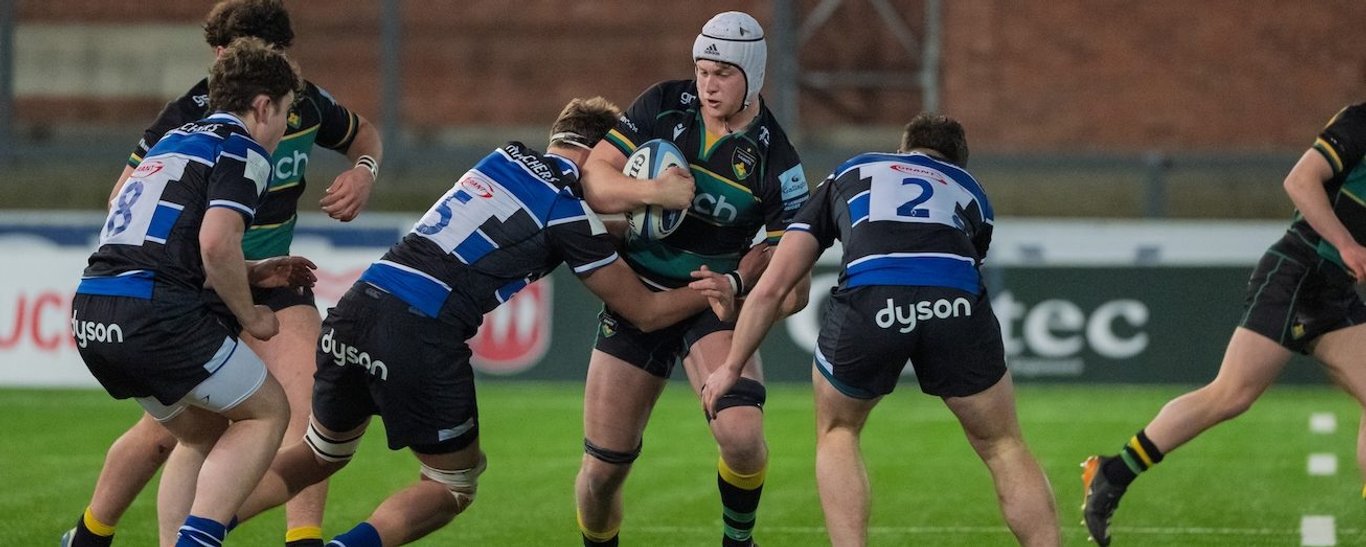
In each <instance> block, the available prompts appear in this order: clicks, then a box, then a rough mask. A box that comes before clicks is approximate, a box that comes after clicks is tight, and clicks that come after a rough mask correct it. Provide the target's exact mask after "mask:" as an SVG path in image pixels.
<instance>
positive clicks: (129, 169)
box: [108, 165, 135, 209]
mask: <svg viewBox="0 0 1366 547" xmlns="http://www.w3.org/2000/svg"><path fill="white" fill-rule="evenodd" d="M133 169H135V168H134V167H133V166H131V165H125V166H123V172H122V173H120V174H119V180H117V181H114V189H113V190H111V191H110V192H109V201H108V203H109V207H110V208H111V209H112V208H113V207H114V198H117V197H119V192H120V191H122V190H123V185H124V183H126V182H128V177H131V176H133Z"/></svg>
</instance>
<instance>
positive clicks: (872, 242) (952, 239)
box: [693, 114, 1059, 546]
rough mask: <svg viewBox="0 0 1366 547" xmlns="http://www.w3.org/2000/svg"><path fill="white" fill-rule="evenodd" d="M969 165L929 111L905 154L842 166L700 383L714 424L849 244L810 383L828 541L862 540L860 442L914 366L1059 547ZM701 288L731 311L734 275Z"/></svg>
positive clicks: (1010, 505)
mask: <svg viewBox="0 0 1366 547" xmlns="http://www.w3.org/2000/svg"><path fill="white" fill-rule="evenodd" d="M967 160H968V145H967V140H966V138H965V137H964V134H963V127H962V125H960V124H959V123H958V122H957V121H955V120H953V119H951V118H948V117H945V116H935V115H929V114H921V115H919V116H916V117H915V119H913V120H912V121H911V122H910V124H908V125H907V126H906V131H905V133H904V135H903V137H902V139H901V147H900V149H899V151H898V152H897V153H895V154H885V153H867V154H860V155H858V156H855V157H853V158H852V159H850V160H848V161H846V162H844V164H842V165H840V166H839V167H838V168H836V169H835V172H834V173H833V174H831V175H830V177H829V178H827V179H826V180H825V182H824V183H822V184H821V185H820V186H819V187H817V188H816V191H815V193H814V194H813V196H812V199H811V202H810V203H809V204H807V205H806V206H805V207H803V208H802V210H801V212H799V213H798V214H797V218H796V219H795V220H793V221H792V223H791V224H790V225H789V226H788V228H787V232H786V233H785V234H784V235H783V237H782V241H781V242H780V243H779V244H778V246H777V250H776V251H774V256H773V259H772V261H771V262H770V263H769V265H768V270H766V271H765V273H764V276H763V277H762V278H760V280H759V283H758V285H757V286H756V287H755V288H754V291H753V292H751V293H750V295H749V297H748V298H747V299H746V301H745V302H744V305H743V306H742V307H741V309H740V315H739V321H738V323H737V325H736V327H735V338H734V341H733V342H732V345H731V349H730V354H729V356H727V357H726V359H725V362H724V363H723V364H722V365H721V366H720V367H718V368H717V370H716V371H714V372H712V374H711V375H710V376H708V377H707V379H706V383H705V384H704V385H703V389H702V399H703V405H704V409H705V411H706V412H707V414H708V415H712V416H714V415H716V413H717V412H719V411H720V410H721V409H723V408H725V397H726V394H727V393H729V392H730V391H731V390H732V389H733V387H732V386H734V385H736V383H737V382H741V381H743V379H742V378H743V377H742V372H743V370H744V367H745V363H746V362H747V361H748V360H749V359H750V356H751V355H753V353H754V351H755V350H756V349H757V348H758V347H759V342H760V341H762V340H763V337H764V335H765V333H767V332H768V329H769V328H770V327H771V326H772V325H773V323H774V321H775V320H776V319H777V317H778V312H779V307H780V304H781V301H782V300H783V299H784V298H785V295H787V294H788V293H789V292H791V291H793V290H805V289H802V288H800V287H798V286H799V285H800V281H801V280H802V279H804V278H806V277H807V276H808V275H809V273H810V270H811V267H812V266H813V265H814V264H815V263H816V259H817V258H818V257H819V256H820V254H821V252H822V251H823V250H824V249H826V248H829V247H830V246H831V245H832V244H833V243H834V241H835V240H836V239H838V240H840V241H841V242H842V243H843V256H842V258H841V266H842V270H841V272H840V278H839V286H838V287H836V289H835V290H834V292H833V293H831V296H830V309H829V310H828V311H827V312H826V314H825V318H824V319H823V324H822V326H821V332H820V337H819V338H818V341H817V347H816V349H815V363H814V366H813V370H812V374H811V381H812V384H813V386H814V388H815V393H816V484H817V486H818V488H819V490H820V497H821V508H822V509H823V510H824V511H825V525H826V530H827V532H828V533H829V535H830V542H831V544H833V545H839V546H850V545H865V544H867V540H868V506H869V484H868V475H867V473H866V472H865V470H864V466H863V458H862V455H861V454H860V451H859V434H860V432H861V431H862V430H863V425H864V423H865V422H866V421H867V419H868V415H869V413H870V412H872V410H873V407H874V406H876V405H877V403H878V401H880V400H881V399H882V396H884V395H886V394H888V393H891V392H892V390H893V389H894V388H895V387H896V384H897V380H898V378H899V376H900V374H901V370H902V368H904V367H905V365H906V363H907V361H908V360H909V361H910V363H911V364H912V366H914V367H915V376H916V379H917V381H918V382H919V383H920V389H921V391H923V392H925V393H927V394H929V395H934V396H937V397H940V398H941V399H943V401H944V404H945V405H947V406H948V407H949V410H951V411H952V412H953V413H954V415H955V416H957V417H958V421H959V423H960V424H961V425H962V427H963V432H964V433H965V434H966V435H967V437H968V441H969V443H970V444H971V445H972V448H973V449H974V450H976V451H977V455H978V456H979V457H981V458H982V461H983V462H985V463H986V466H987V469H988V470H989V471H990V472H991V476H992V479H993V480H994V481H995V483H996V496H997V499H998V500H999V501H1000V504H1001V511H1002V512H1003V513H1004V515H1005V519H1006V523H1007V524H1008V525H1009V526H1010V530H1011V531H1012V532H1014V534H1015V537H1016V538H1017V539H1018V540H1019V542H1020V544H1021V545H1058V544H1059V530H1058V522H1057V509H1056V508H1055V507H1054V503H1053V494H1052V491H1051V489H1050V488H1049V485H1048V478H1047V477H1046V476H1044V474H1043V470H1042V469H1040V468H1039V465H1038V463H1037V462H1035V461H1034V458H1033V456H1032V455H1030V453H1029V448H1028V447H1027V446H1026V445H1025V442H1024V439H1023V438H1022V437H1021V434H1020V426H1019V423H1018V420H1017V419H1016V416H1015V395H1014V388H1013V386H1012V383H1011V379H1010V375H1009V374H1007V373H1006V367H1005V353H1004V349H1003V346H1002V341H1001V331H1000V326H999V324H998V323H997V321H996V316H995V314H994V313H993V312H992V310H991V301H990V299H989V298H988V296H987V291H986V287H985V286H984V285H983V283H982V276H981V273H980V271H979V269H980V267H981V265H982V261H983V260H984V259H985V258H986V253H987V247H988V246H989V245H990V243H991V235H992V226H993V213H992V209H991V203H990V202H989V201H988V200H987V196H986V193H985V192H984V191H983V190H982V186H981V185H980V184H978V182H977V180H976V179H974V178H973V177H972V175H971V174H969V173H968V172H967V171H966V170H965V167H966V166H967ZM693 287H694V288H696V289H699V290H703V291H704V294H707V295H708V296H709V297H711V298H713V299H714V301H715V302H716V305H717V309H718V311H719V312H720V313H721V314H722V315H726V314H728V313H729V310H732V309H733V307H732V306H727V305H725V303H726V302H727V301H728V300H729V292H730V285H729V282H727V281H725V280H724V279H723V278H721V277H718V274H716V273H714V272H713V273H711V274H708V277H707V278H705V279H701V280H699V281H695V282H694V283H693ZM908 449H909V448H908Z"/></svg>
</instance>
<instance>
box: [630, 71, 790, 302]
mask: <svg viewBox="0 0 1366 547" xmlns="http://www.w3.org/2000/svg"><path fill="white" fill-rule="evenodd" d="M699 108H700V104H699V100H698V98H697V82H696V81H694V80H675V81H668V82H661V83H658V84H655V85H654V86H651V87H650V88H649V89H647V90H645V92H644V93H641V95H640V97H637V98H636V100H635V102H634V103H632V104H631V107H630V108H628V109H627V110H626V112H625V113H623V114H622V116H621V119H620V120H618V122H617V126H616V128H615V129H613V130H612V131H610V132H608V134H607V137H606V140H607V142H610V143H612V145H613V146H615V147H616V148H617V149H618V150H620V151H621V153H622V154H625V155H627V156H630V155H631V153H632V152H634V151H635V149H636V147H638V146H639V145H640V144H641V143H644V142H645V141H648V140H651V139H667V140H669V141H672V142H673V143H674V144H676V145H678V149H679V150H681V151H683V155H684V156H685V157H687V158H688V162H689V167H691V171H692V176H693V180H694V181H695V182H696V184H697V193H696V194H695V195H694V197H693V203H692V206H691V207H689V208H688V212H687V215H686V216H685V218H684V220H683V223H682V224H680V225H679V227H678V230H677V231H675V232H673V233H672V234H670V235H669V237H667V238H665V239H663V240H660V241H652V242H646V241H641V240H639V239H632V240H630V241H628V242H627V245H626V261H627V262H628V263H629V264H631V267H632V268H633V269H634V270H635V271H636V273H637V274H639V275H640V276H641V278H642V279H644V280H645V281H646V282H647V283H650V284H652V285H654V286H655V287H667V288H676V287H681V286H683V285H686V284H688V282H690V281H692V279H691V277H690V276H689V273H690V272H692V271H693V270H696V269H698V266H701V265H703V264H706V265H707V267H708V268H711V269H712V270H713V271H718V272H725V271H730V270H733V269H735V267H736V266H737V265H739V263H740V257H742V256H744V254H745V251H747V250H748V249H749V244H750V242H751V241H753V240H754V235H755V234H756V233H758V231H759V229H760V228H766V234H765V235H766V238H767V239H768V240H769V242H773V243H775V242H777V241H778V238H779V237H781V236H782V234H783V230H785V229H786V228H787V225H788V223H789V222H791V221H792V216H793V215H795V214H796V213H797V210H798V209H800V208H801V206H802V204H804V203H806V200H807V198H808V197H810V194H811V190H810V188H808V187H807V185H806V174H805V173H804V172H803V171H802V164H801V159H799V158H798V157H797V151H796V150H795V149H794V148H793V147H792V144H791V143H790V142H788V140H787V134H786V133H784V132H783V129H782V128H781V127H779V126H778V120H777V119H776V118H774V117H773V113H772V112H770V111H769V110H768V107H767V106H766V105H764V104H763V103H762V99H761V102H760V108H759V114H758V115H757V116H755V118H754V121H752V122H750V124H749V126H748V127H745V128H743V129H738V130H737V131H735V132H734V133H731V134H729V135H709V134H708V133H707V128H706V124H705V123H703V121H702V114H701V112H700V110H699Z"/></svg>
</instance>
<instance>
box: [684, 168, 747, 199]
mask: <svg viewBox="0 0 1366 547" xmlns="http://www.w3.org/2000/svg"><path fill="white" fill-rule="evenodd" d="M689 167H692V168H693V169H696V170H698V171H701V172H703V173H706V174H708V175H711V176H713V177H716V180H719V181H721V182H724V183H726V184H729V185H731V186H734V187H736V188H739V189H741V190H744V191H745V193H746V194H749V195H751V196H753V195H754V191H753V190H750V189H749V188H748V187H746V186H745V185H743V184H740V183H738V182H735V181H733V180H730V179H728V178H726V177H723V176H721V175H718V174H716V173H714V172H712V170H711V169H707V168H706V167H702V166H701V165H698V164H696V163H693V164H690V165H689Z"/></svg>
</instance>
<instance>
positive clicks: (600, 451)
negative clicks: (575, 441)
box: [583, 438, 645, 465]
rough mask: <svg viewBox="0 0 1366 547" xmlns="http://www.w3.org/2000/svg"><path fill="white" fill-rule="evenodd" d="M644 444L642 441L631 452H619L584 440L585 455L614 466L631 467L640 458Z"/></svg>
mask: <svg viewBox="0 0 1366 547" xmlns="http://www.w3.org/2000/svg"><path fill="white" fill-rule="evenodd" d="M644 444H645V442H644V441H641V443H640V444H637V445H636V449H635V450H632V451H630V452H617V451H615V450H608V449H606V448H603V447H600V446H598V445H595V444H593V443H591V442H589V441H588V439H587V438H585V439H584V440H583V453H584V454H588V455H589V456H592V457H594V458H597V459H599V460H602V461H604V462H607V463H610V464H613V465H630V464H631V462H634V461H636V458H639V457H640V448H641V446H643V445H644Z"/></svg>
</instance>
